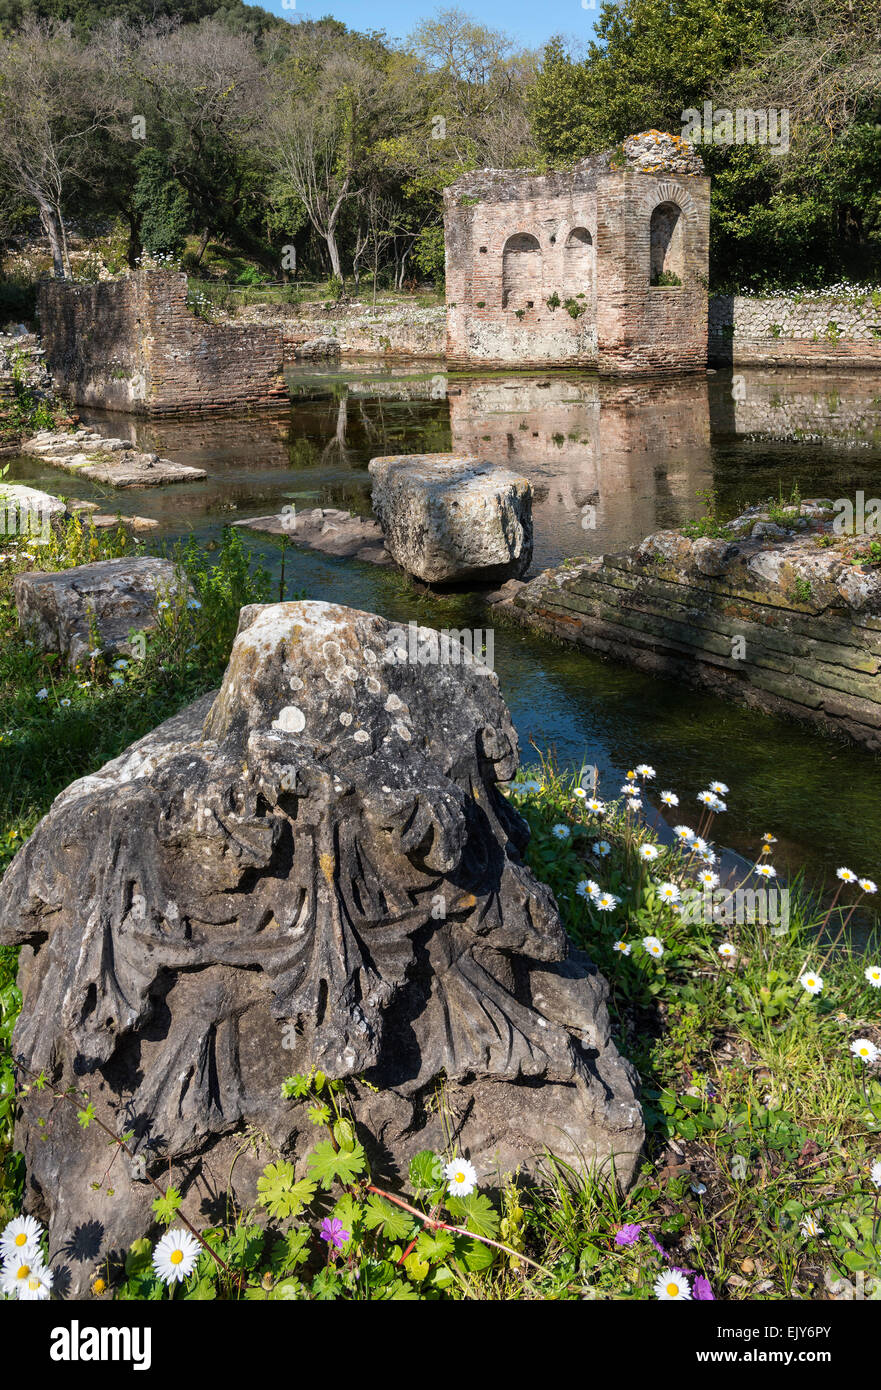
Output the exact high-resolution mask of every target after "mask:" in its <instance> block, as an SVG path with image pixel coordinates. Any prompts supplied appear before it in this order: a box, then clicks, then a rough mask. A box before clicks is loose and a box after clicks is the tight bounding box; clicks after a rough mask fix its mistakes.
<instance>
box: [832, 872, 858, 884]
mask: <svg viewBox="0 0 881 1390" xmlns="http://www.w3.org/2000/svg"><path fill="white" fill-rule="evenodd" d="M836 874H837V876H838V878H840V879H841V882H842V883H856V881H857V876H856V874H855V873H854V871H853V869H837V870H836Z"/></svg>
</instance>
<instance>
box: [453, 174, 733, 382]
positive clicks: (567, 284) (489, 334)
mask: <svg viewBox="0 0 881 1390" xmlns="http://www.w3.org/2000/svg"><path fill="white" fill-rule="evenodd" d="M709 198H710V181H709V179H707V178H705V177H703V176H687V175H681V174H677V175H665V174H645V173H637V172H634V171H633V170H629V169H628V170H620V171H616V172H613V171H612V170H611V169H610V166H609V157H608V156H607V155H599V156H595V157H592V158H591V159H587V160H582V161H581V162H580V163H579V164H577V165H576V166H575V168H574V169H573V170H572V171H571V172H569V173H553V174H545V175H540V176H536V175H516V174H511V173H506V172H504V171H493V170H488V171H487V170H483V171H480V172H478V173H475V174H468V175H465V176H464V177H463V178H462V179H460V180H459V181H458V182H457V183H456V184H455V185H454V186H453V187H452V188H449V189H447V190H446V192H445V195H444V202H445V214H444V228H445V238H446V268H447V355H448V357H449V359H450V360H451V361H452V362H453V363H463V364H465V363H467V364H475V363H483V364H486V365H493V366H506V365H512V366H513V365H517V366H541V365H545V366H551V365H561V366H571V365H582V364H588V363H597V364H598V365H599V368H600V371H602V372H608V373H610V374H618V373H628V374H632V373H655V372H658V371H684V370H685V371H687V370H701V369H703V368H704V367H705V366H706V353H707V295H706V276H707V266H708V254H709ZM661 204H675V205H676V207H678V208H679V210H680V220H679V224H678V226H677V227H676V228H675V234H674V224H675V222H676V218H675V213H674V214H673V218H672V221H671V223H670V226H669V227H666V228H665V232H666V237H667V240H668V241H669V243H670V248H671V249H670V255H671V263H670V266H669V267H668V268H669V269H671V270H675V271H676V273H678V274H679V276H680V279H681V280H682V285H681V286H680V287H675V288H662V287H655V286H652V285H651V275H652V265H651V255H652V251H651V228H652V213H653V211H654V210H655V208H656V207H658V206H659V205H661ZM669 220H670V219H668V221H669ZM656 232H657V228H656ZM656 240H657V236H656ZM657 256H658V252H657V249H656V258H657ZM661 259H663V256H661ZM673 262H675V265H674V263H673ZM549 301H550V302H549ZM567 301H568V302H569V304H570V305H571V307H572V308H573V310H577V309H579V308H580V309H583V312H581V313H576V314H575V315H574V316H572V315H570V313H569V312H568V310H567Z"/></svg>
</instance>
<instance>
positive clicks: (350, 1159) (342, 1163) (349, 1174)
mask: <svg viewBox="0 0 881 1390" xmlns="http://www.w3.org/2000/svg"><path fill="white" fill-rule="evenodd" d="M366 1166H367V1163H366V1159H365V1156H364V1150H363V1148H362V1147H361V1145H360V1144H356V1145H355V1147H354V1149H352V1150H350V1151H345V1150H340V1151H339V1153H338V1152H337V1151H336V1150H335V1149H334V1147H333V1144H332V1143H331V1142H330V1140H329V1139H326V1140H325V1141H324V1143H323V1144H318V1145H316V1147H315V1148H314V1149H313V1150H312V1153H311V1154H310V1155H309V1172H310V1173H311V1174H312V1175H313V1176H314V1177H315V1178H316V1179H317V1180H318V1182H320V1183H321V1186H322V1187H323V1188H324V1190H325V1192H327V1191H328V1190H329V1189H330V1188H331V1187H332V1186H333V1184H334V1182H342V1183H350V1182H354V1181H355V1179H356V1178H358V1177H360V1176H361V1174H362V1173H363V1172H364V1170H365V1168H366Z"/></svg>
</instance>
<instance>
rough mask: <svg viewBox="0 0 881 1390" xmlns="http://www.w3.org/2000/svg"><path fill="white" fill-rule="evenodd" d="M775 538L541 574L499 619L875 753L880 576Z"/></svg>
mask: <svg viewBox="0 0 881 1390" xmlns="http://www.w3.org/2000/svg"><path fill="white" fill-rule="evenodd" d="M808 505H810V504H808ZM757 529H758V530H759V531H761V530H762V525H758V526H757ZM771 529H772V530H774V529H775V528H773V527H772V528H771ZM778 534H779V536H780V537H781V539H779V540H770V541H769V540H767V539H764V538H763V537H762V536H758V535H757V536H756V537H755V538H752V537H747V538H746V539H744V540H743V541H739V542H737V543H735V544H730V543H729V542H728V541H726V540H723V539H718V540H717V539H709V538H704V539H699V540H694V541H691V540H689V539H688V538H687V537H685V536H683V535H681V534H680V533H679V532H672V531H669V532H659V533H657V534H656V535H654V536H650V537H648V539H647V540H645V541H644V542H643V543H642V545H641V546H639V547H634V548H633V549H631V550H628V551H624V552H622V553H621V554H618V555H605V556H601V557H599V558H596V559H591V560H586V561H584V562H583V563H580V564H576V565H573V564H572V563H571V562H569V563H568V564H567V565H566V566H563V567H561V568H559V569H555V570H548V571H546V572H545V573H544V574H541V575H539V576H538V577H537V578H536V579H534V580H532V581H531V582H530V583H528V584H525V585H523V586H521V587H520V588H519V590H518V591H517V593H516V594H515V596H514V598H513V601H512V602H511V601H510V600H509V601H508V603H507V604H506V606H507V607H508V608H509V611H510V613H511V615H512V616H514V617H516V618H518V619H519V620H520V621H522V622H524V623H526V624H527V625H529V626H531V627H535V628H538V629H540V630H542V631H545V632H551V633H553V634H554V635H556V636H559V637H562V638H564V639H565V640H566V641H569V642H572V643H574V644H575V645H576V646H580V647H583V648H585V649H586V650H589V651H593V652H599V653H602V654H605V655H608V656H611V657H614V658H617V659H619V660H622V661H625V662H627V663H628V664H631V665H634V666H637V667H640V668H641V669H643V670H647V671H651V672H653V673H654V674H657V675H660V676H665V677H671V678H675V679H679V680H683V681H684V682H686V683H688V684H692V685H699V686H704V687H708V688H709V689H711V690H713V691H714V692H716V693H717V694H720V695H724V696H727V697H730V698H733V699H735V700H737V701H739V702H740V703H744V704H747V705H750V706H753V707H756V708H759V709H762V710H765V711H766V712H769V713H772V714H787V715H790V716H794V717H796V718H798V719H801V720H805V721H808V722H811V723H814V724H817V725H819V726H820V727H822V728H824V729H826V730H827V731H831V732H836V733H839V734H844V735H846V736H847V737H848V738H851V739H853V740H855V741H856V742H858V743H860V744H863V745H865V746H866V747H868V748H870V749H875V750H877V749H881V573H879V570H878V568H877V567H874V568H873V567H870V568H868V569H861V568H858V567H854V566H853V565H852V564H851V563H849V561H848V559H847V557H845V556H843V555H841V554H838V553H836V551H835V550H826V549H822V548H818V547H817V546H816V545H815V544H814V543H813V542H814V540H815V538H814V537H805V536H803V535H802V536H800V537H793V536H785V534H784V532H783V531H778Z"/></svg>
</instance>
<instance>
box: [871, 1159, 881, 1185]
mask: <svg viewBox="0 0 881 1390" xmlns="http://www.w3.org/2000/svg"><path fill="white" fill-rule="evenodd" d="M869 1181H870V1182H872V1183H874V1185H875V1187H881V1158H879V1159H876V1161H875V1162H874V1163H873V1164H872V1166H871V1168H870V1169H869Z"/></svg>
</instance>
